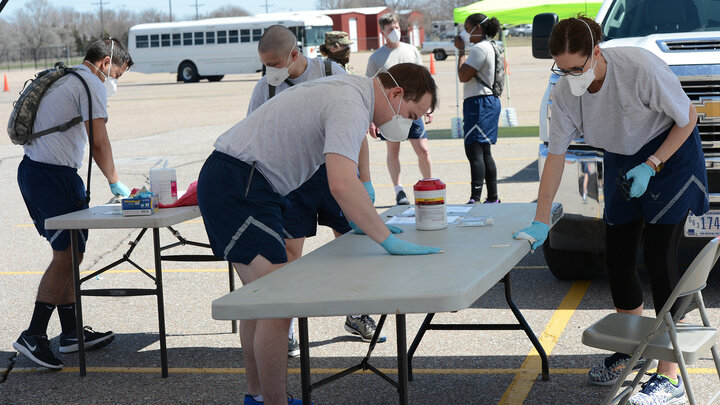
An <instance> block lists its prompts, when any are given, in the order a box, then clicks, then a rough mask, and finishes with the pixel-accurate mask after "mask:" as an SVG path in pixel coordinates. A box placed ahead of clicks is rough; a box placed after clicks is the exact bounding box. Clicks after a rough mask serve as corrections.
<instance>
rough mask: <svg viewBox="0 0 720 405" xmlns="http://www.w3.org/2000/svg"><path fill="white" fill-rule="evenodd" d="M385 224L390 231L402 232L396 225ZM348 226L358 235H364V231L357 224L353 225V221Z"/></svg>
mask: <svg viewBox="0 0 720 405" xmlns="http://www.w3.org/2000/svg"><path fill="white" fill-rule="evenodd" d="M385 226H387V228H388V230H389V231H390V233H403V230H402V229H400V228H398V227H397V226H392V225H385ZM350 228H352V230H353V232H355V233H356V234H358V235H365V232H364V231H363V230H362V229H360V228H359V227H358V226H357V225H355V222H353V221H350Z"/></svg>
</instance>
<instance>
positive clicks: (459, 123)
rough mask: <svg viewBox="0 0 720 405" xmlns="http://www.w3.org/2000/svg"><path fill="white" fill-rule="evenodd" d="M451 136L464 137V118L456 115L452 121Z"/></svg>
mask: <svg viewBox="0 0 720 405" xmlns="http://www.w3.org/2000/svg"><path fill="white" fill-rule="evenodd" d="M450 128H451V130H450V136H451V137H452V138H462V137H463V135H464V134H463V132H464V131H463V119H462V118H461V117H454V118H453V119H452V122H451V123H450Z"/></svg>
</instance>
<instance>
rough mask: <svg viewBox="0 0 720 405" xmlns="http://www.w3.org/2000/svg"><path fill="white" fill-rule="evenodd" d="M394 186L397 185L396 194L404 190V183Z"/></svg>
mask: <svg viewBox="0 0 720 405" xmlns="http://www.w3.org/2000/svg"><path fill="white" fill-rule="evenodd" d="M393 187H395V194H396V195H397V193H399V192H401V191H403V187H402V184H398V185H397V186H393Z"/></svg>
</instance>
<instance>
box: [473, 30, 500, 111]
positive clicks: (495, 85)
mask: <svg viewBox="0 0 720 405" xmlns="http://www.w3.org/2000/svg"><path fill="white" fill-rule="evenodd" d="M490 45H492V48H493V51H494V53H495V55H494V57H495V71H494V72H493V82H492V86H491V85H489V84H487V83H485V80H483V79H481V78H480V74H479V73H478V74H476V75H475V80H477V81H478V82H480V83H481V84H482V85H483V86H485V87H487V88H489V89H490V90H492V93H493V96H495V97H500V95H501V94H502V92H503V89H504V88H505V56H504V55H503V51H502V50H501V49H500V47H499V46H498V45H497V43H495V41H493V40H491V41H490Z"/></svg>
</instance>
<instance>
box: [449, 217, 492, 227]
mask: <svg viewBox="0 0 720 405" xmlns="http://www.w3.org/2000/svg"><path fill="white" fill-rule="evenodd" d="M494 223H495V221H494V220H493V219H492V217H460V218H458V225H460V226H491V225H493V224H494Z"/></svg>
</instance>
